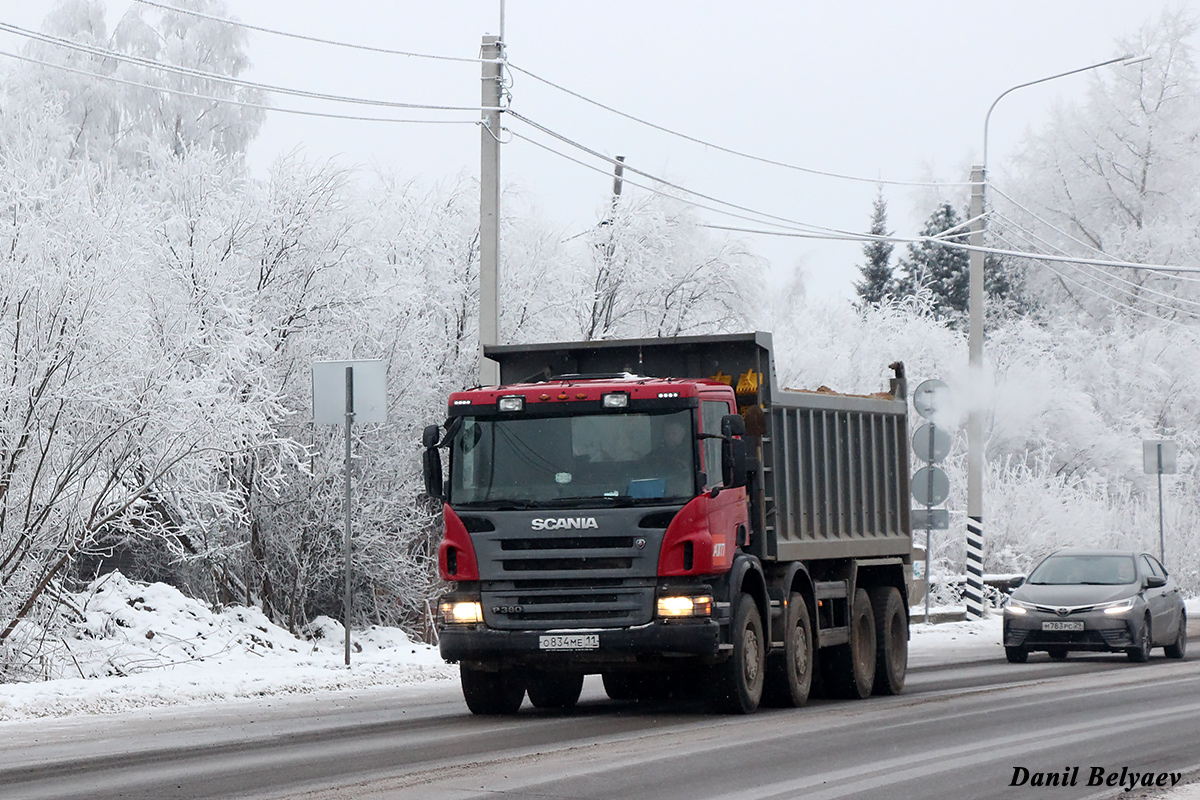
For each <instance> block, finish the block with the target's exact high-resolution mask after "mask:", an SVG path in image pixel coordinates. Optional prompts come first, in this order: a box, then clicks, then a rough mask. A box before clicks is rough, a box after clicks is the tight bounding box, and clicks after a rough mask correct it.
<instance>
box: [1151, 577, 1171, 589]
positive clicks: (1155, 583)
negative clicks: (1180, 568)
mask: <svg viewBox="0 0 1200 800" xmlns="http://www.w3.org/2000/svg"><path fill="white" fill-rule="evenodd" d="M1166 585H1167V579H1166V578H1164V577H1162V576H1161V575H1147V576H1146V588H1147V589H1157V588H1159V587H1160V586H1166Z"/></svg>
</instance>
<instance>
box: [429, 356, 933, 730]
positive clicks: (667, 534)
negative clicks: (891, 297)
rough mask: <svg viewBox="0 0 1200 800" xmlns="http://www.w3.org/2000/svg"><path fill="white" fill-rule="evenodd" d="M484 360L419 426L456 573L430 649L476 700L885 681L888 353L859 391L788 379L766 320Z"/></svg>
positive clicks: (890, 577) (900, 452)
mask: <svg viewBox="0 0 1200 800" xmlns="http://www.w3.org/2000/svg"><path fill="white" fill-rule="evenodd" d="M486 354H487V355H488V356H489V357H490V358H492V359H494V360H496V361H497V362H498V363H499V364H500V377H501V385H500V386H498V387H480V388H476V389H470V390H465V391H462V392H456V393H454V394H453V395H452V396H451V397H450V399H449V404H448V411H449V414H450V419H449V420H448V422H447V424H446V425H445V434H444V435H441V434H440V431H439V430H434V429H432V427H431V428H430V429H427V431H426V444H427V459H426V479H427V485H429V487H430V493H431V494H435V495H436V496H442V497H444V498H445V499H446V505H445V520H446V536H445V540H444V541H443V543H442V545H441V547H440V549H439V568H440V571H441V575H442V577H443V578H444V579H446V580H447V581H450V582H452V590H451V591H450V592H449V593H448V594H447V595H446V597H445V598H443V602H442V603H441V605H440V609H441V613H442V617H443V618H442V625H441V638H440V647H441V651H442V654H443V656H444V657H445V658H447V659H448V660H451V661H458V662H459V663H460V665H461V674H462V677H463V689H464V694H465V696H466V698H467V702H468V705H470V706H471V708H472V710H473V711H476V712H477V713H498V712H509V711H515V710H516V706H519V704H520V699H521V696H522V694H523V692H524V690H525V689H528V694H529V698H530V699H531V701H532V702H534V704H535V705H550V706H555V705H557V706H562V705H569V704H570V703H572V702H574V700H573V698H572V697H571V694H572V691H573V692H574V695H575V696H577V695H578V686H577V685H576V681H577V680H582V675H583V674H586V673H601V674H603V675H604V678H605V686H606V688H607V689H608V691H609V694H610V695H612V696H614V697H624V696H626V695H628V696H631V697H632V696H642V695H641V694H639V691H640V692H641V693H642V694H645V693H646V692H647V691H648V690H647V689H646V687H647V686H650V685H655V686H658V685H659V684H658V683H653V682H649V683H648V682H647V681H649V679H650V677H654V676H658V677H661V676H664V675H665V676H670V677H673V678H678V677H679V676H681V675H687V676H690V679H689V681H690V682H694V681H691V679H694V678H696V677H700V678H701V680H700V683H701V684H702V685H703V686H705V687H707V688H706V690H705V691H706V692H707V693H708V694H709V695H711V696H712V697H715V698H717V699H718V702H717V705H718V706H719V707H722V708H725V709H726V710H739V711H742V712H746V711H750V710H753V709H754V707H756V706H757V704H758V702H759V698H760V696H761V694H762V692H763V691H764V686H765V687H766V689H765V690H766V691H768V692H769V693H772V694H774V695H776V699H778V698H779V696H783V697H784V698H785V699H786V698H787V697H791V704H793V705H799V704H801V703H802V702H803V700H804V699H805V698H807V695H808V691H809V688H808V687H809V686H810V685H811V679H812V675H813V672H814V670H815V669H816V668H818V667H819V668H820V670H821V673H822V674H823V675H824V676H825V679H826V680H825V683H826V685H827V686H829V687H840V689H835V691H840V692H842V693H848V694H852V695H857V696H860V697H861V696H866V695H869V694H870V693H871V692H872V690H874V691H876V693H878V692H881V691H882V692H885V693H893V692H896V691H899V690H900V688H901V687H902V685H903V676H904V670H905V663H906V659H907V644H906V642H907V625H908V616H907V597H908V591H907V582H908V580H909V579H910V577H911V573H910V569H911V566H910V562H911V557H910V554H911V547H912V543H911V530H910V512H909V507H908V494H909V468H908V455H907V401H906V399H905V384H904V378H903V367H902V366H899V365H893V366H894V367H896V372H897V376H896V378H894V379H893V380H892V381H891V386H890V388H889V390H888V391H887V392H883V393H880V394H877V395H872V396H852V395H844V394H836V393H833V392H830V391H828V390H824V389H821V390H818V391H792V390H787V389H781V388H780V387H779V386H778V385H777V381H776V377H775V374H774V366H773V361H772V353H771V337H770V334H767V333H762V332H758V333H747V334H734V335H720V336H697V337H679V338H675V339H647V340H626V341H607V342H586V343H573V344H540V345H521V346H504V347H492V348H488V349H487V351H486ZM680 429H683V430H684V431H685V434H684V435H683V436H682V437H680V436H676V437H674V438H672V437H670V436H669V435H668V433H669V432H670V431H671V430H676V431H678V430H680ZM439 439H440V441H439ZM681 441H682V444H680V443H679V442H681ZM439 447H441V448H443V449H445V450H446V451H447V452H448V454H449V458H450V470H449V482H448V484H446V485H445V487H444V491H443V484H442V475H441V466H440V460H439V459H438V458H436V457H435V456H436V455H437V453H436V451H437V449H438V448H439ZM877 640H878V642H879V643H880V644H879V646H878V647H877V646H876V642H877ZM747 648H749V650H747ZM877 654H878V656H879V657H878V658H877V657H876V656H877ZM880 665H882V666H880ZM564 687H565V688H564ZM630 687H635V688H634V689H631V688H630ZM636 687H641V688H640V689H636ZM881 687H882V688H881ZM489 698H491V699H489ZM496 698H501V699H496ZM514 698H515V703H516V706H514V705H513V701H514ZM785 704H786V703H785Z"/></svg>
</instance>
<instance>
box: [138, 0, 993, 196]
mask: <svg viewBox="0 0 1200 800" xmlns="http://www.w3.org/2000/svg"><path fill="white" fill-rule="evenodd" d="M139 1H141V0H139ZM505 66H506V67H507V68H508V69H511V70H513V71H514V72H520V73H521V74H522V75H527V76H528V77H530V78H533V79H534V80H535V81H540V82H541V83H544V84H546V85H547V86H550V87H551V88H554V89H557V90H558V91H560V92H564V93H566V94H569V95H571V96H572V97H574V98H577V99H579V100H582V101H584V102H585V103H590V104H591V105H594V106H596V107H597V108H600V109H603V110H605V111H607V112H609V113H611V114H616V115H617V116H619V117H624V118H625V119H628V120H631V121H633V122H637V123H639V124H641V125H645V126H646V127H649V128H653V129H654V130H656V131H661V132H663V133H667V134H670V135H671V136H677V137H679V138H680V139H685V140H687V141H689V142H693V143H695V144H699V145H703V146H704V147H709V148H712V149H713V150H719V151H720V152H722V153H728V154H729V155H733V156H738V157H739V158H746V159H749V160H751V161H757V162H759V163H761V164H769V165H770V166H773V167H782V168H784V169H790V170H794V171H796V172H803V173H806V174H808V175H817V176H820V177H823V178H838V179H840V180H847V181H858V182H861V183H871V184H875V185H880V184H883V185H887V186H947V187H960V186H971V185H972V184H971V183H970V182H969V181H966V182H962V183H946V182H940V181H890V180H884V179H883V178H863V177H860V176H857V175H844V174H841V173H837V172H825V171H823V170H818V169H811V168H809V167H802V166H799V165H797V164H789V163H787V162H785V161H776V160H775V159H771V158H764V157H762V156H756V155H754V154H752V153H746V152H743V151H741V150H734V149H733V148H730V147H724V146H722V145H719V144H715V143H713V142H709V141H706V140H704V139H700V138H697V137H695V136H690V135H688V134H686V133H681V132H679V131H676V130H672V129H671V128H667V127H665V126H663V125H657V124H655V123H653V122H649V121H647V120H644V119H642V118H640V117H636V116H634V115H633V114H628V113H626V112H624V111H621V110H619V109H616V108H613V107H612V106H608V105H605V104H604V103H601V102H598V101H596V100H593V99H591V98H590V97H586V96H584V95H582V94H580V93H579V92H576V91H573V90H571V89H568V88H567V87H565V86H561V85H560V84H557V83H555V82H553V81H551V80H548V79H546V78H543V77H541V76H540V75H535V74H534V73H532V72H530V71H529V70H527V69H523V68H522V67H519V66H517V65H515V64H513V63H512V62H507V63H506V64H505Z"/></svg>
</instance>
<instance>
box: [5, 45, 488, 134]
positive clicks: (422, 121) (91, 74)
mask: <svg viewBox="0 0 1200 800" xmlns="http://www.w3.org/2000/svg"><path fill="white" fill-rule="evenodd" d="M0 56H7V57H8V58H15V59H16V60H18V61H24V62H26V63H29V64H37V65H39V66H42V67H50V68H52V69H58V70H62V71H64V72H72V73H74V74H76V75H83V76H85V77H89V78H96V79H98V80H102V81H110V82H112V83H120V84H124V85H125V86H135V87H138V88H140V89H151V90H153V91H157V92H167V93H169V94H174V95H179V96H181V97H191V98H194V99H196V100H207V101H209V102H212V103H225V104H226V105H231V106H240V107H242V108H254V109H259V110H262V111H276V112H279V113H281V114H293V115H296V116H302V117H322V118H325V119H344V120H351V121H355V122H402V123H413V124H431V125H478V124H479V120H465V119H395V118H393V117H364V116H357V115H353V114H334V113H329V112H321V111H303V110H300V109H296V108H280V107H278V106H269V105H266V104H265V103H249V102H246V101H244V100H234V99H232V98H228V97H212V96H210V95H203V94H196V93H195V92H185V91H183V90H182V89H172V88H170V87H168V86H155V85H153V84H149V83H141V82H140V81H131V80H126V79H124V78H118V77H116V76H114V75H104V74H101V73H99V72H91V71H89V70H85V69H77V68H75V67H68V66H66V65H64V64H55V63H54V62H52V61H42V60H40V59H36V58H30V57H29V56H23V55H18V54H17V53H9V52H7V51H4V50H0Z"/></svg>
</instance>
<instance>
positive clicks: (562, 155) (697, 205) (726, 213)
mask: <svg viewBox="0 0 1200 800" xmlns="http://www.w3.org/2000/svg"><path fill="white" fill-rule="evenodd" d="M505 130H506V131H507V132H508V134H509V135H510V136H512V137H513V138H514V139H519V140H521V141H523V142H528V143H529V144H531V145H533V146H534V147H537V148H540V149H542V150H545V151H546V152H547V153H550V154H551V155H555V156H558V157H559V158H562V159H564V160H566V161H570V162H571V163H573V164H578V165H579V166H581V167H584V168H585V169H589V170H592V171H593V172H597V173H599V174H601V175H605V176H610V175H611V173H610V172H609V171H608V170H606V169H602V168H600V167H597V166H595V165H594V164H588V163H587V162H586V161H582V160H580V159H578V158H574V157H573V156H569V155H567V154H566V153H561V152H559V151H558V150H555V149H554V148H553V147H550V146H548V145H545V144H543V143H541V142H539V141H537V140H536V139H531V138H530V137H528V136H524V135H523V134H520V133H517V132H516V131H512V130H509V129H508V128H505ZM631 171H633V170H631ZM638 174H641V173H638ZM652 179H653V178H652ZM622 181H623V182H624V183H625V184H627V185H629V186H635V187H637V188H638V189H642V190H643V191H647V192H650V193H651V194H656V195H659V196H660V197H669V198H670V199H672V200H675V201H678V202H681V203H684V204H686V205H689V206H692V207H693V208H701V209H704V210H705V211H712V212H714V213H716V214H721V215H724V216H727V217H733V218H734V219H742V220H746V221H747V222H762V223H765V224H769V225H775V224H780V223H774V222H767V221H765V220H762V219H759V218H758V217H747V216H743V215H741V214H735V213H733V212H732V211H728V210H725V209H722V208H716V207H714V206H709V205H705V204H704V203H698V202H696V201H695V200H689V199H686V198H682V197H679V196H678V195H674V194H671V193H670V192H664V191H663V190H662V189H657V188H655V187H653V186H646V185H645V184H641V183H638V182H637V181H634V180H630V179H629V178H622ZM664 185H668V186H669V185H670V184H664ZM671 188H675V187H674V186H672V187H671ZM682 191H686V190H682ZM697 196H702V195H697ZM718 202H720V201H718ZM795 224H797V225H803V224H804V223H795ZM780 226H781V227H783V226H782V224H780ZM701 227H716V226H711V225H702V226H701ZM729 230H740V229H738V228H729ZM578 235H582V234H578ZM781 235H783V234H781ZM797 235H800V234H797ZM572 238H573V237H572ZM810 238H822V237H820V236H816V235H814V236H812V237H810Z"/></svg>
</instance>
